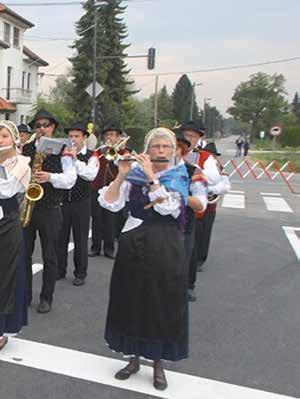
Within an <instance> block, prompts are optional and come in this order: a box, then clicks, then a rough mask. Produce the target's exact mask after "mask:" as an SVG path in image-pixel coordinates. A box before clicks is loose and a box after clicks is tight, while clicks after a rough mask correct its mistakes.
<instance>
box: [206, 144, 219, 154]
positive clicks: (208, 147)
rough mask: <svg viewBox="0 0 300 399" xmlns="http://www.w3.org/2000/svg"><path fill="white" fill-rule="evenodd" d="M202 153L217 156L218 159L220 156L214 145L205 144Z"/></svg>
mask: <svg viewBox="0 0 300 399" xmlns="http://www.w3.org/2000/svg"><path fill="white" fill-rule="evenodd" d="M203 150H204V151H207V152H210V153H211V154H214V155H217V156H218V157H219V156H220V155H221V154H220V153H219V152H218V150H217V147H216V145H215V143H208V144H206V146H205V147H204V148H203Z"/></svg>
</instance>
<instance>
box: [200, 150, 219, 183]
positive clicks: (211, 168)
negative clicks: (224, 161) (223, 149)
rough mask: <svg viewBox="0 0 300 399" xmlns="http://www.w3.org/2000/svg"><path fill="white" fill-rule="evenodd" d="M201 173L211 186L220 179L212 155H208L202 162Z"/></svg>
mask: <svg viewBox="0 0 300 399" xmlns="http://www.w3.org/2000/svg"><path fill="white" fill-rule="evenodd" d="M203 174H204V176H205V177H206V178H207V181H208V184H209V185H211V186H214V185H215V184H218V183H219V182H220V181H221V173H220V171H219V169H218V166H217V163H216V160H215V158H214V157H213V156H212V155H210V156H209V157H208V158H207V160H206V161H205V162H204V164H203Z"/></svg>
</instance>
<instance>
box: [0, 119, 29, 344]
mask: <svg viewBox="0 0 300 399" xmlns="http://www.w3.org/2000/svg"><path fill="white" fill-rule="evenodd" d="M18 145H19V132H18V129H17V127H16V126H15V125H14V123H12V122H10V121H0V253H1V263H0V350H1V349H2V348H3V347H4V346H5V345H6V344H7V341H8V336H10V335H16V334H18V333H19V332H20V331H21V329H22V327H23V326H25V325H27V302H26V288H25V287H26V283H25V281H26V279H25V264H24V257H23V256H22V252H23V237H22V228H21V222H20V211H19V203H20V200H21V198H22V197H23V194H24V193H25V192H26V190H27V188H28V184H29V182H30V167H29V161H30V160H29V158H26V157H24V156H22V155H19V154H18V151H17V146H18Z"/></svg>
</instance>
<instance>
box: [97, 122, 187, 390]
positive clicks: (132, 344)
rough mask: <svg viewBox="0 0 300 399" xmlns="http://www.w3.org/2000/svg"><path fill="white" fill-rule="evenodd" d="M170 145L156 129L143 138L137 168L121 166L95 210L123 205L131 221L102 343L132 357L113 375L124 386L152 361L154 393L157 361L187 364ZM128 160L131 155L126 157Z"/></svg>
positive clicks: (180, 192)
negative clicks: (143, 364) (144, 362)
mask: <svg viewBox="0 0 300 399" xmlns="http://www.w3.org/2000/svg"><path fill="white" fill-rule="evenodd" d="M175 151H176V138H175V135H174V134H173V132H171V131H170V130H168V129H164V128H157V129H154V130H152V131H151V132H149V133H148V135H147V136H146V139H145V149H144V153H143V154H139V155H135V158H136V160H137V164H133V165H130V162H126V161H123V162H119V173H118V175H117V177H116V179H115V180H114V181H113V182H112V183H111V184H110V186H109V187H104V188H103V189H102V190H100V192H99V193H100V195H99V203H100V205H101V206H103V207H106V208H107V209H109V210H111V211H113V212H117V211H119V210H120V209H122V208H124V206H125V203H126V202H127V205H128V208H129V212H130V216H129V218H128V220H127V222H126V224H125V226H124V228H123V232H122V233H121V236H120V240H119V247H118V253H117V257H116V261H115V265H114V269H113V272H112V277H111V284H110V298H109V307H108V314H107V321H106V328H105V339H106V341H107V343H108V345H109V347H110V348H111V349H112V350H114V351H117V352H121V353H123V354H124V355H130V356H131V360H130V362H129V364H128V365H127V366H126V367H125V368H124V369H122V370H120V371H119V372H117V374H116V375H115V378H117V379H119V380H126V379H128V378H129V377H130V376H131V375H132V374H134V373H137V372H138V371H139V369H140V361H139V357H140V356H143V357H145V358H147V359H151V360H153V371H154V372H153V385H154V387H155V388H156V389H159V390H164V389H166V387H167V380H166V376H165V373H164V369H163V364H162V359H166V360H171V361H177V360H180V359H184V358H187V356H188V332H187V323H188V306H187V292H186V290H187V286H186V271H185V267H184V245H183V240H182V232H181V231H180V227H182V224H183V223H184V217H183V218H182V216H183V215H182V212H184V208H185V204H186V202H187V197H188V186H189V178H188V175H187V172H186V168H185V166H184V165H182V164H181V165H177V166H175V165H174V164H175ZM129 157H130V155H129Z"/></svg>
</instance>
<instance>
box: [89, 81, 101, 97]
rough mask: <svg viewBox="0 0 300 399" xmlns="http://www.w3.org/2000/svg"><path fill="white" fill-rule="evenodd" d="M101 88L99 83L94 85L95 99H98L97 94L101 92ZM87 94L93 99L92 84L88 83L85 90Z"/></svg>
mask: <svg viewBox="0 0 300 399" xmlns="http://www.w3.org/2000/svg"><path fill="white" fill-rule="evenodd" d="M103 90H104V89H103V87H102V86H101V85H100V83H98V82H96V85H95V97H98V96H99V94H101V93H102V92H103ZM85 91H86V92H87V94H89V95H90V96H91V97H93V83H90V84H89V85H88V87H87V88H86V89H85Z"/></svg>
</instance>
